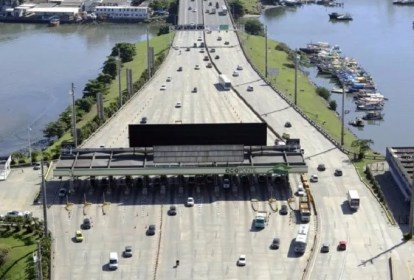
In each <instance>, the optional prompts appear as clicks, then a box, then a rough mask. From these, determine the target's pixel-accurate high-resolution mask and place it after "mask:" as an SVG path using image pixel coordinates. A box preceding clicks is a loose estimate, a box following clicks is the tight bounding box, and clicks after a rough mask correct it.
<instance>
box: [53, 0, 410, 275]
mask: <svg viewBox="0 0 414 280" xmlns="http://www.w3.org/2000/svg"><path fill="white" fill-rule="evenodd" d="M209 2H210V1H200V0H196V1H180V5H179V21H178V22H179V24H181V25H184V24H191V23H195V24H204V25H206V26H210V27H211V28H210V30H211V32H203V31H201V30H193V31H180V32H177V33H176V35H175V38H174V42H173V46H174V48H171V50H170V53H169V55H168V57H167V58H166V61H165V63H164V64H163V66H162V67H161V68H160V69H159V70H158V72H157V73H155V76H154V77H153V79H152V81H151V82H150V83H149V84H148V85H147V86H146V87H145V88H144V89H142V90H141V91H140V92H139V93H138V94H137V95H136V96H135V97H134V98H133V99H132V100H130V101H129V102H128V103H127V104H126V105H124V108H123V109H122V111H121V112H120V113H118V114H117V115H116V116H114V117H113V118H112V119H111V120H110V121H109V122H108V123H107V124H106V125H105V126H104V127H103V128H102V129H100V130H99V131H98V132H97V133H96V134H95V135H94V136H93V137H92V138H90V139H89V140H88V141H87V142H86V143H85V144H84V147H99V146H105V147H128V135H127V132H128V130H127V125H128V124H130V123H139V122H140V121H141V120H142V118H143V117H146V118H147V122H148V123H220V122H260V121H263V120H265V121H266V122H267V123H268V125H269V126H271V127H272V128H273V129H274V130H275V131H277V132H278V133H279V134H282V133H283V132H288V133H289V134H290V135H291V136H292V137H295V138H296V137H297V138H300V139H301V145H302V146H303V148H304V149H305V157H306V162H307V164H308V166H309V172H310V173H311V174H313V173H317V174H318V175H319V182H318V183H313V184H312V185H311V190H312V194H313V197H314V199H315V203H316V207H317V212H318V215H317V217H315V216H313V217H314V219H312V221H311V223H310V224H311V229H312V236H316V237H317V238H316V239H315V242H314V239H313V238H312V239H311V240H310V243H309V246H308V248H307V251H306V253H305V254H304V255H303V256H301V257H297V256H296V255H295V254H294V253H293V248H292V247H293V245H292V244H293V239H294V238H295V235H296V231H297V228H298V224H299V222H298V221H297V220H298V219H297V214H296V213H295V212H294V211H290V214H289V215H288V216H281V215H279V214H278V213H277V212H273V211H272V209H271V208H270V206H269V204H268V203H267V202H266V201H267V199H268V198H270V197H276V199H277V203H276V205H280V204H281V203H282V202H283V201H286V200H287V198H288V197H290V196H291V195H292V192H295V190H296V187H297V185H298V184H299V183H300V182H299V178H298V176H295V175H291V176H290V178H289V181H290V183H289V184H280V183H278V184H276V183H275V182H274V178H273V179H272V180H268V182H267V183H266V184H265V185H262V186H260V185H259V184H258V182H257V178H256V177H252V180H251V181H250V183H249V184H248V185H246V186H242V185H241V183H240V181H239V178H235V179H234V182H233V186H234V188H233V189H231V190H229V191H227V192H226V191H224V190H223V189H222V188H221V187H220V185H221V184H220V180H219V183H218V184H217V186H210V187H206V186H201V187H190V186H188V184H187V183H185V182H181V183H177V179H176V178H170V179H169V183H168V184H167V185H166V189H165V193H164V191H163V189H162V188H161V189H160V188H156V187H151V185H149V186H147V187H142V186H139V187H138V186H135V187H125V186H120V187H115V188H113V189H111V191H109V192H108V190H106V189H105V190H104V189H101V188H99V187H96V188H90V187H89V185H90V182H89V180H87V179H84V180H82V181H80V182H78V183H77V184H76V185H77V186H78V187H77V192H76V193H75V194H74V195H73V196H71V198H70V200H71V201H72V202H74V203H75V205H73V206H71V207H70V211H69V212H68V211H67V210H65V209H64V207H63V205H62V204H59V203H56V204H55V205H54V206H52V207H51V210H50V212H49V213H50V220H52V231H53V232H54V237H55V243H54V249H55V259H54V268H53V271H54V279H85V278H86V277H89V278H93V279H254V278H257V279H274V278H280V279H300V278H302V277H305V278H307V279H354V278H357V279H389V278H390V269H389V257H390V256H393V258H396V259H399V260H401V261H402V262H404V261H406V260H408V257H409V256H410V252H411V250H412V248H411V247H410V245H409V244H405V243H404V244H402V243H401V232H400V230H399V229H398V228H396V227H395V226H391V225H390V224H389V223H388V220H387V218H386V216H385V214H384V213H383V211H382V209H381V207H380V205H379V204H378V203H377V201H376V200H375V198H374V196H373V195H372V194H371V193H370V192H369V191H368V189H367V188H366V187H365V186H364V185H363V184H362V183H361V181H360V180H359V177H358V175H357V173H356V171H355V169H354V168H353V166H352V164H351V163H350V162H349V159H348V158H347V156H346V155H344V154H342V153H341V152H340V151H339V150H338V149H336V147H335V146H334V145H333V144H332V143H331V142H329V141H328V140H326V139H325V138H324V137H323V136H322V135H321V134H320V133H319V132H318V131H317V130H316V129H315V128H314V127H313V126H311V125H310V124H309V123H308V122H306V121H305V120H304V119H303V118H302V117H301V116H300V115H299V114H298V113H297V112H296V111H295V110H294V109H293V108H292V107H291V106H290V105H289V104H287V103H286V102H285V101H284V100H283V99H282V98H281V97H280V96H278V95H277V94H276V93H275V92H274V91H273V90H272V89H271V88H270V87H268V86H267V85H266V83H265V82H264V81H263V80H262V79H261V78H260V77H259V76H258V75H257V73H256V72H255V71H254V70H253V68H252V67H251V66H250V65H249V63H248V61H247V60H246V58H245V57H244V55H243V52H242V50H241V48H240V46H239V43H238V40H237V36H236V34H235V33H234V32H233V31H228V32H226V31H220V32H219V31H218V30H216V28H217V26H218V25H220V24H229V23H230V20H229V18H228V16H220V15H218V13H216V14H207V13H205V9H207V8H211V7H210V6H209ZM212 5H213V6H215V1H214V2H213V1H212ZM222 5H223V3H219V6H220V7H221V6H222ZM189 7H191V10H190V9H189ZM194 10H196V12H193V11H194ZM219 36H220V37H221V38H222V40H218V37H219ZM199 40H201V41H199ZM200 42H205V43H206V45H207V47H206V48H205V52H204V53H201V52H200V51H201V49H202V48H199V47H197V48H193V44H194V43H197V45H198V44H199V43H200ZM226 42H228V43H227V44H226ZM187 47H190V50H189V51H187V50H186V49H187ZM212 48H214V49H215V52H214V53H211V49H212ZM216 55H219V57H220V58H219V59H215V56H216ZM205 56H208V58H209V61H204V60H203V59H204V57H205ZM209 62H211V63H213V64H214V65H213V66H214V67H212V68H207V67H206V65H207V63H209ZM196 65H198V66H199V67H200V69H199V70H196V69H195V68H196ZM239 65H240V66H242V68H243V70H239V71H238V73H239V76H237V77H233V72H234V71H235V70H236V68H237V66H239ZM179 67H182V71H177V70H178V68H179ZM219 73H224V74H226V75H227V76H228V77H229V78H230V79H231V81H232V84H233V88H234V89H235V90H236V91H237V92H235V91H233V90H231V91H222V90H221V88H220V87H219V86H218V85H217V83H218V74H219ZM168 77H171V81H167V78H168ZM163 85H164V86H165V88H164V87H162V86H163ZM248 86H252V87H253V88H254V90H253V91H247V87H248ZM194 87H197V92H196V93H195V92H192V90H193V89H194ZM178 102H180V103H181V107H177V106H176V105H177V103H178ZM245 102H246V103H247V104H248V105H249V106H250V107H251V108H252V109H253V110H254V112H253V111H252V110H251V109H250V107H249V106H248V105H246V103H245ZM259 116H260V117H259ZM286 121H289V122H291V123H292V127H291V128H285V127H284V124H285V122H286ZM274 139H275V135H273V134H272V133H270V132H269V133H268V145H272V144H273V141H274ZM320 163H324V164H325V165H326V166H327V170H326V171H324V172H318V171H317V170H316V167H317V165H318V164H320ZM336 168H341V169H342V170H343V173H344V175H343V176H342V177H335V176H334V175H333V171H334V170H335V169H336ZM289 186H290V188H289ZM348 189H356V190H358V192H359V194H360V196H361V207H360V209H359V210H358V211H357V212H356V213H353V212H351V211H350V209H349V207H348V205H347V203H346V191H347V190H348ZM84 190H86V191H85V195H86V196H84ZM188 196H194V198H195V201H196V205H195V206H194V207H184V202H185V200H186V198H187V197H188ZM104 197H105V199H106V200H107V201H110V202H111V204H110V206H104V207H103V206H102V203H103V200H104ZM84 198H86V199H87V200H88V201H89V202H92V204H91V205H90V206H87V207H86V208H85V209H86V210H85V209H84V207H83V204H82V201H83V199H84ZM253 198H257V199H259V202H258V203H257V205H252V202H251V199H253ZM53 199H55V201H56V202H58V198H57V190H56V192H55V193H54V195H52V200H53ZM171 204H175V205H177V207H178V214H177V216H175V217H171V216H168V215H167V210H168V207H169V206H170V205H171ZM253 204H256V202H254V203H253ZM252 206H255V207H259V208H261V209H263V210H267V211H269V212H270V213H272V215H271V217H270V220H269V224H268V226H267V227H266V229H264V230H262V231H256V230H254V229H253V228H252V219H253V217H254V211H253V209H252V208H254V207H252ZM292 209H296V203H292ZM104 213H105V214H104ZM85 215H86V216H88V217H91V218H92V221H93V227H92V229H91V230H89V231H84V234H85V241H84V242H83V243H81V244H75V243H74V242H73V241H72V240H71V238H72V237H73V235H74V232H75V230H76V229H78V228H79V225H80V223H81V222H82V219H83V217H84V216H85ZM316 221H317V222H316ZM149 224H155V225H156V227H157V232H156V234H155V236H152V237H149V236H146V235H145V230H146V227H147V226H148V225H149ZM315 233H316V235H315ZM273 237H279V238H281V247H280V249H279V250H276V251H273V250H270V249H269V245H270V242H271V240H272V238H273ZM340 240H346V241H347V242H348V249H347V250H346V251H345V252H338V251H336V244H337V243H338V241H340ZM322 242H328V243H330V244H331V252H329V253H327V254H321V253H319V249H320V245H321V243H322ZM125 245H132V246H133V248H134V256H133V257H132V258H130V259H123V258H120V267H119V269H118V271H116V272H108V271H107V266H106V265H107V262H108V257H109V252H111V251H116V252H118V253H119V254H121V252H122V249H123V246H125ZM312 246H313V248H311V247H312ZM62 252H65V253H64V254H62ZM240 254H246V256H247V266H246V267H243V268H240V267H237V266H236V261H237V258H238V256H239V255H240ZM176 259H179V260H180V266H179V267H177V268H175V267H174V265H175V260H176ZM305 270H306V273H304V272H305Z"/></svg>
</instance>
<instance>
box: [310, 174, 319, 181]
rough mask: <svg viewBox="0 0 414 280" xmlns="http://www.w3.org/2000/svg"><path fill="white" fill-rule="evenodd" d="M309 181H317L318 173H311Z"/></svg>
mask: <svg viewBox="0 0 414 280" xmlns="http://www.w3.org/2000/svg"><path fill="white" fill-rule="evenodd" d="M310 181H311V182H313V183H316V182H318V181H319V178H318V175H316V174H312V175H311V177H310Z"/></svg>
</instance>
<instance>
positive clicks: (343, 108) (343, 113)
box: [341, 84, 345, 146]
mask: <svg viewBox="0 0 414 280" xmlns="http://www.w3.org/2000/svg"><path fill="white" fill-rule="evenodd" d="M341 115H342V126H341V146H344V133H345V120H344V117H345V86H344V84H342V110H341Z"/></svg>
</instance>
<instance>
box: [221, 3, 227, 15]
mask: <svg viewBox="0 0 414 280" xmlns="http://www.w3.org/2000/svg"><path fill="white" fill-rule="evenodd" d="M221 15H223V16H225V15H227V7H226V5H223V6H222V7H221Z"/></svg>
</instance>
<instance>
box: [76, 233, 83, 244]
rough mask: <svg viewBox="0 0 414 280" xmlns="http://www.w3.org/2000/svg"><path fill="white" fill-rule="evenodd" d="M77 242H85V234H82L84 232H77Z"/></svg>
mask: <svg viewBox="0 0 414 280" xmlns="http://www.w3.org/2000/svg"><path fill="white" fill-rule="evenodd" d="M75 241H76V242H82V241H83V234H82V231H80V230H77V231H76V232H75Z"/></svg>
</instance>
